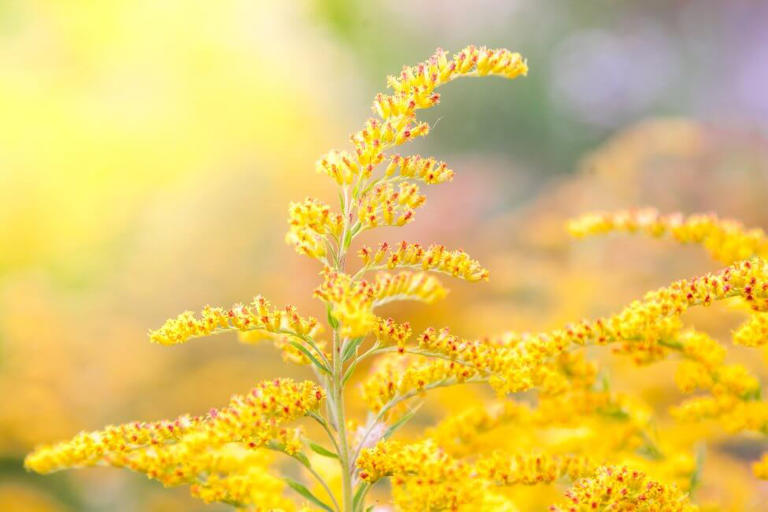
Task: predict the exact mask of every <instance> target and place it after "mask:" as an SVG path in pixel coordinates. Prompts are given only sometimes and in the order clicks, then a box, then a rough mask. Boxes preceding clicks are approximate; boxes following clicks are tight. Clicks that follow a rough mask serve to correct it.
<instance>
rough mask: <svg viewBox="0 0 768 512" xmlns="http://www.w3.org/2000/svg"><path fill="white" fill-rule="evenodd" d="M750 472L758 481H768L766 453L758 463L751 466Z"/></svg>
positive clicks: (767, 458)
mask: <svg viewBox="0 0 768 512" xmlns="http://www.w3.org/2000/svg"><path fill="white" fill-rule="evenodd" d="M752 472H753V473H754V474H755V476H756V477H757V478H759V479H760V480H768V453H764V454H763V456H762V457H761V458H760V460H759V461H757V462H755V463H754V464H752Z"/></svg>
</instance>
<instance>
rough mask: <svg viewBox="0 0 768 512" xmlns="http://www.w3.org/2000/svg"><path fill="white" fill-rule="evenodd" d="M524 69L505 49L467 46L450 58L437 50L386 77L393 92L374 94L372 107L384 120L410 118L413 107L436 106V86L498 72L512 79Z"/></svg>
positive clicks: (521, 61)
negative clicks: (394, 74)
mask: <svg viewBox="0 0 768 512" xmlns="http://www.w3.org/2000/svg"><path fill="white" fill-rule="evenodd" d="M527 72H528V66H527V65H526V62H525V60H524V59H523V58H522V57H521V56H520V54H518V53H513V52H510V51H509V50H506V49H498V50H491V49H488V48H484V47H480V48H477V47H475V46H468V47H467V48H465V49H463V50H462V51H460V52H458V53H457V54H455V55H454V56H453V57H452V58H450V57H449V56H448V54H447V53H446V52H445V51H443V50H440V49H438V50H437V52H435V54H434V55H433V56H432V57H431V58H430V59H429V60H427V61H426V62H422V63H421V64H417V65H416V66H409V67H408V66H407V67H404V68H403V70H402V71H401V72H400V74H399V75H398V76H390V77H388V78H387V85H388V86H389V87H390V88H391V89H393V90H394V94H393V95H384V94H379V95H377V96H376V101H375V102H374V110H375V111H376V112H377V113H378V114H379V116H381V117H382V118H383V119H388V118H390V117H409V116H412V115H413V112H414V110H416V109H419V108H430V107H433V106H435V105H436V104H437V103H438V102H439V101H440V95H439V94H436V93H435V92H434V91H435V89H436V88H437V87H439V86H440V85H443V84H445V83H448V82H450V81H451V80H453V79H455V78H458V77H460V76H486V75H499V76H503V77H505V78H509V79H513V78H517V77H518V76H521V75H525V74H527Z"/></svg>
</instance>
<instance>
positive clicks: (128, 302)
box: [0, 0, 768, 511]
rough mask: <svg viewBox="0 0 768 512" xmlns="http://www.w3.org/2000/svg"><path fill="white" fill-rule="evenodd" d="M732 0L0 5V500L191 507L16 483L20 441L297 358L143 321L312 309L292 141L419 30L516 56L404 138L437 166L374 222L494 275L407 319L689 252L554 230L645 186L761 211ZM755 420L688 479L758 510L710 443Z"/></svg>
mask: <svg viewBox="0 0 768 512" xmlns="http://www.w3.org/2000/svg"><path fill="white" fill-rule="evenodd" d="M670 4H671V5H670ZM694 4H695V5H694ZM746 4H747V2H745V3H741V2H734V4H733V5H721V4H720V3H718V2H714V1H702V2H676V3H670V2H662V1H659V2H637V3H636V5H633V4H632V3H630V2H621V3H616V2H608V1H602V2H591V3H590V5H584V3H583V2H577V1H556V2H547V3H546V5H545V4H544V3H541V2H536V1H535V0H527V1H524V0H515V1H503V0H500V1H493V0H482V1H480V2H472V3H469V2H444V1H439V0H431V1H425V2H419V3H413V2H406V1H402V0H397V1H390V2H378V1H372V2H354V1H344V0H324V1H320V0H317V1H309V0H305V1H297V2H278V1H267V0H251V1H245V0H220V1H219V2H213V3H211V2H198V1H189V0H187V1H178V0H163V1H148V0H140V1H130V2H129V1H122V0H112V1H109V2H82V1H75V2H60V1H53V0H41V1H36V0H28V1H24V0H10V1H8V0H6V1H4V2H0V396H1V397H2V406H0V510H94V511H96V510H191V509H192V508H193V507H202V508H214V509H215V508H216V507H203V505H200V504H197V503H193V502H192V500H191V499H189V498H187V496H186V491H184V490H174V491H167V490H164V489H162V488H160V487H159V486H157V485H155V484H153V483H150V482H147V481H146V480H145V479H144V478H143V477H141V476H137V475H133V474H128V473H124V472H119V471H115V470H92V471H87V472H73V473H71V474H67V475H54V476H51V477H38V476H31V475H27V474H25V473H24V471H23V469H22V467H21V461H22V458H23V456H24V454H25V453H26V452H27V451H29V450H30V449H31V448H32V447H33V446H34V445H36V444H39V443H42V442H49V441H53V440H57V439H60V438H67V437H69V436H71V435H72V434H74V433H76V432H77V431H79V430H81V429H93V428H97V427H100V426H102V425H103V424H108V423H119V422H124V421H129V420H132V419H135V418H140V419H153V418H162V417H173V416H175V415H177V414H180V413H182V412H186V411H189V412H198V411H201V410H207V408H208V407H210V406H211V405H216V404H221V403H223V402H224V401H225V400H226V398H227V397H228V396H229V395H230V394H231V393H233V392H236V391H242V390H245V389H248V387H250V386H251V385H252V384H253V383H254V382H255V381H257V380H260V379H261V378H263V377H264V376H277V375H284V374H289V373H290V372H293V373H294V374H295V373H297V372H300V370H297V369H295V368H294V369H291V368H287V367H285V366H283V365H282V364H280V363H279V361H280V356H279V354H276V353H275V352H274V351H273V350H270V349H269V347H261V346H259V347H255V348H254V347H244V346H241V345H238V344H237V343H235V342H234V339H230V338H222V339H216V340H200V341H198V342H196V343H191V344H189V345H186V346H184V347H183V348H168V347H160V346H153V345H150V344H149V343H148V341H147V339H146V332H147V329H149V328H151V327H158V326H159V325H161V323H162V321H163V320H164V319H165V318H166V317H169V316H173V315H175V314H176V313H178V312H180V311H182V310H184V309H193V310H197V309H199V307H200V306H202V305H204V304H207V303H211V304H221V305H228V304H231V303H234V302H237V301H243V300H249V299H250V298H251V297H252V296H253V295H255V294H258V293H262V294H264V295H266V296H267V297H269V298H270V299H271V300H272V301H273V302H274V303H276V304H283V303H295V304H296V305H297V306H300V307H301V308H302V310H304V311H311V312H312V313H313V314H316V315H317V314H319V313H320V311H318V307H317V304H313V303H312V301H311V299H310V296H311V290H312V289H313V288H314V286H315V283H316V280H317V277H316V272H317V270H318V269H316V268H314V267H312V266H311V265H310V264H309V263H308V262H307V261H304V260H303V259H302V258H300V257H298V256H296V255H294V254H293V253H292V251H291V250H290V249H289V248H288V247H287V246H285V245H284V243H283V234H284V231H285V228H286V225H285V220H284V217H285V213H286V208H287V203H288V201H290V200H298V199H302V198H304V197H305V196H306V195H308V194H310V193H311V194H312V195H313V196H317V197H321V198H324V199H326V200H328V201H330V200H332V199H333V197H332V196H331V190H332V188H331V186H330V183H328V182H327V181H326V180H325V179H324V178H323V177H321V176H318V175H316V173H315V172H314V170H313V169H314V161H315V159H316V158H317V157H318V156H319V155H321V154H323V153H324V152H325V151H327V149H329V148H331V147H341V146H342V145H343V144H344V143H345V142H346V138H347V134H348V133H350V132H351V131H352V130H353V129H355V128H356V127H357V126H358V125H359V123H360V121H361V120H362V119H364V117H365V116H366V115H367V109H368V108H369V105H370V98H371V97H372V95H373V93H374V92H375V91H378V90H380V89H382V88H383V86H384V84H385V79H384V78H385V76H386V74H388V73H394V72H396V71H398V69H399V66H400V65H401V64H411V63H415V62H416V61H417V60H420V59H422V58H423V57H424V56H426V55H428V54H429V53H430V52H431V51H432V50H434V48H435V47H437V46H442V47H445V48H449V49H457V48H459V47H461V46H463V45H464V44H467V43H470V42H474V43H478V44H487V45H489V46H506V47H509V48H512V49H514V50H518V51H520V52H521V53H523V54H524V55H526V56H527V57H528V58H529V64H530V66H531V74H530V76H529V78H527V79H526V80H525V81H519V82H516V83H515V84H508V83H506V82H503V81H498V82H493V83H491V84H475V83H466V84H464V83H463V84H455V85H451V86H450V87H447V88H446V91H445V94H444V97H443V101H444V103H445V105H444V106H443V105H441V107H439V108H437V109H435V110H436V112H435V113H434V114H432V113H430V115H433V117H431V118H430V121H431V123H432V125H433V135H432V136H431V137H430V139H431V140H430V141H429V142H427V143H419V147H418V150H419V151H422V152H428V153H435V154H436V155H438V156H439V157H440V158H444V159H446V160H447V161H449V162H450V163H451V164H452V167H453V168H454V169H456V171H457V178H456V180H455V182H454V183H453V184H452V185H450V186H446V187H444V188H443V189H441V190H438V191H436V192H435V193H434V194H433V195H432V196H430V199H429V201H430V204H429V206H428V208H427V209H428V210H429V211H426V212H424V213H423V214H420V216H419V219H418V222H416V223H415V224H414V225H413V226H409V227H408V228H407V229H406V232H405V233H404V234H403V233H398V234H397V235H392V236H397V237H398V239H391V240H390V241H391V242H396V241H398V240H399V237H404V238H406V239H410V240H417V239H418V240H419V241H422V242H425V243H428V242H432V241H441V242H446V243H448V242H452V245H453V246H457V247H464V248H466V249H467V250H469V251H470V252H471V253H472V254H473V255H475V256H476V257H478V258H479V259H480V260H481V261H484V262H486V263H487V266H488V267H489V269H490V270H491V282H490V284H487V285H476V286H463V285H459V284H457V285H455V286H454V289H453V293H452V294H451V297H450V299H449V300H448V301H446V302H445V303H444V304H443V305H440V306H437V307H435V308H432V309H427V308H422V307H418V308H415V309H414V310H413V311H414V313H411V315H417V316H418V317H419V318H418V319H417V321H416V322H415V323H416V324H418V323H419V322H422V323H423V324H425V325H426V324H438V325H440V324H445V323H448V321H449V320H450V323H452V324H453V325H454V326H455V330H456V331H457V332H459V333H462V334H466V335H468V336H474V335H481V334H486V333H493V332H499V331H502V330H505V329H513V328H514V329H519V330H525V329H540V328H547V327H551V326H554V325H560V324H561V323H563V322H567V321H569V320H574V319H578V318H580V317H582V316H585V315H590V316H591V315H595V314H601V313H606V312H609V311H613V310H614V309H615V308H617V307H619V306H620V305H622V304H624V303H625V302H626V301H627V300H629V299H631V298H632V297H634V296H636V295H637V294H638V293H639V292H640V291H642V290H644V289H647V288H650V287H653V286H659V285H662V284H665V283H666V282H668V281H669V280H670V279H672V278H675V277H680V276H688V275H693V274H695V273H697V272H699V271H705V270H708V269H711V268H714V267H713V265H712V263H711V262H709V261H708V260H707V259H706V258H705V257H704V256H702V255H699V254H698V253H697V252H696V251H694V250H687V249H679V248H677V249H676V248H672V246H671V245H666V244H659V243H649V242H647V241H638V240H621V241H618V240H607V241H595V242H589V243H586V244H584V245H576V244H575V243H574V242H572V241H568V240H567V237H566V235H565V232H564V230H563V228H562V226H563V223H564V221H565V219H566V218H567V217H568V216H569V215H573V214H577V213H580V212H582V211H585V210H594V209H601V208H625V207H632V206H644V205H654V206H657V207H659V208H660V209H661V210H662V211H672V210H682V211H684V212H694V211H702V210H703V211H710V210H716V211H718V212H720V213H721V214H723V215H727V216H736V217H739V218H741V219H743V220H744V221H745V222H746V223H748V224H750V225H756V226H762V227H766V226H768V210H766V209H765V207H764V205H765V200H766V198H767V196H768V145H767V144H766V139H765V130H766V129H767V128H768V125H767V124H766V119H768V97H766V96H765V93H764V91H765V87H764V85H765V83H766V80H768V50H766V48H768V34H767V33H766V32H765V31H764V30H763V29H762V28H761V25H760V23H759V20H760V19H761V16H762V19H763V20H764V19H766V18H768V6H765V5H760V3H754V4H752V3H750V4H751V5H746ZM763 28H764V27H763ZM760 84H763V88H762V89H760V88H759V87H760ZM761 91H762V92H761ZM392 314H394V315H396V314H398V310H396V309H393V311H392ZM722 315H723V316H722V317H721V318H720V319H719V320H718V322H719V323H718V324H717V325H719V326H721V327H720V328H721V329H722V330H724V331H725V332H727V328H728V325H729V324H728V319H727V318H728V317H727V315H728V313H727V312H725V311H724V312H722ZM723 318H724V320H723ZM696 321H697V322H707V321H709V322H711V323H714V320H712V319H708V318H702V319H697V320H696ZM744 356H745V358H746V354H745V355H744ZM615 366H616V367H617V370H615V371H616V373H617V374H618V375H631V377H630V378H624V379H623V380H622V379H617V380H618V383H617V385H619V386H626V387H629V388H631V389H635V390H641V391H642V393H644V396H645V397H646V398H649V399H650V400H651V401H652V402H653V403H655V404H658V406H659V409H660V410H663V409H664V406H665V405H667V404H669V403H671V401H672V398H670V396H669V395H670V393H675V392H674V391H670V390H672V389H673V388H674V382H673V380H672V378H671V377H669V376H666V377H665V376H664V369H663V368H655V369H654V371H655V373H654V372H645V373H638V374H637V375H635V374H633V373H631V370H629V369H624V370H622V369H621V367H620V363H615ZM457 397H458V398H460V399H461V400H463V401H466V402H470V401H471V400H473V397H474V398H476V396H475V395H473V394H472V393H469V392H467V394H461V395H452V396H451V399H450V400H449V398H448V397H447V396H439V397H437V399H436V400H434V403H432V402H431V403H430V406H429V407H428V408H426V412H427V413H428V414H427V419H425V420H424V421H425V422H426V421H427V420H428V419H429V418H430V417H431V418H439V417H440V415H441V411H443V410H444V408H445V406H446V404H447V403H448V402H449V401H453V402H454V404H455V402H456V398H457ZM713 435H714V436H715V439H717V435H716V434H713ZM756 442H757V441H754V440H746V441H743V442H742V444H738V443H737V444H735V445H734V444H724V445H722V447H721V448H719V449H716V450H715V451H714V452H713V455H712V457H713V460H719V459H718V457H720V458H721V460H722V461H723V462H722V464H721V465H720V466H719V467H720V468H721V469H720V470H718V469H717V467H714V469H712V471H715V472H716V473H715V474H714V475H713V476H712V478H711V480H708V481H714V482H720V483H721V484H722V485H720V486H712V487H711V488H708V487H707V486H706V485H705V486H704V487H703V489H702V491H701V492H702V493H703V495H704V496H705V497H709V498H711V499H713V500H717V501H720V502H722V503H725V504H726V507H730V509H732V510H748V509H751V510H760V508H759V503H760V502H761V500H765V499H768V496H767V494H768V491H766V489H765V488H764V487H763V488H760V487H758V485H757V484H756V483H754V482H753V481H752V480H750V477H749V476H748V475H747V473H746V469H745V468H746V464H740V465H739V464H733V461H734V460H740V459H742V458H745V457H747V456H749V455H750V454H753V453H757V450H756V448H755V447H754V446H753V445H752V444H750V443H756ZM745 446H746V448H745ZM745 453H746V454H747V455H746V456H745V455H744V454H745ZM747 458H748V457H747ZM728 464H732V466H729V465H728ZM717 471H720V472H719V473H717ZM736 472H738V478H737V477H734V476H731V474H732V473H736ZM743 482H749V483H750V485H751V488H750V490H749V491H747V490H746V489H745V488H744V487H743V486H744V483H743Z"/></svg>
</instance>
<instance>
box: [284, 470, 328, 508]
mask: <svg viewBox="0 0 768 512" xmlns="http://www.w3.org/2000/svg"><path fill="white" fill-rule="evenodd" d="M283 480H285V483H287V484H288V486H289V487H290V488H291V489H293V490H294V491H296V492H297V493H299V494H301V495H302V496H304V497H305V498H307V499H308V500H309V501H311V502H312V503H314V504H315V505H317V506H318V507H322V508H323V510H327V511H328V512H333V509H332V508H331V507H329V506H328V505H327V504H326V503H324V502H323V501H322V500H320V498H318V497H317V496H315V495H314V494H312V493H311V492H310V491H309V489H307V488H306V487H304V485H302V484H301V483H299V482H297V481H296V480H293V479H291V478H288V477H284V478H283Z"/></svg>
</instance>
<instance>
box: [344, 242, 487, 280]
mask: <svg viewBox="0 0 768 512" xmlns="http://www.w3.org/2000/svg"><path fill="white" fill-rule="evenodd" d="M358 254H359V256H360V258H361V259H362V260H363V269H364V270H371V269H377V268H388V269H390V270H391V269H394V268H414V269H421V270H428V271H432V272H442V273H444V274H449V275H452V276H453V277H459V278H461V279H465V280H467V281H487V280H488V271H487V270H486V269H484V268H483V267H482V266H481V265H480V263H478V262H477V261H476V260H473V259H472V258H471V257H470V256H469V254H467V253H465V252H464V251H450V250H447V249H446V248H445V247H444V246H442V245H437V244H434V245H430V246H429V247H427V248H424V247H422V246H421V245H420V244H411V243H408V242H400V243H399V244H398V245H396V246H395V247H390V245H389V244H387V243H383V244H381V246H380V247H379V249H378V250H376V251H374V250H373V249H371V248H370V247H363V248H361V249H360V251H359V253H358Z"/></svg>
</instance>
